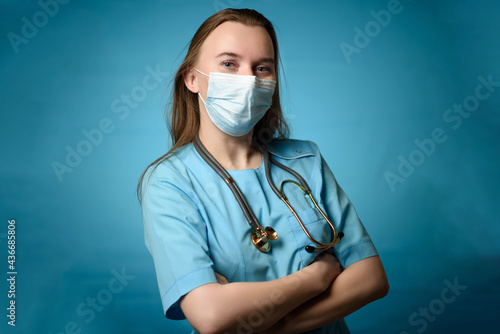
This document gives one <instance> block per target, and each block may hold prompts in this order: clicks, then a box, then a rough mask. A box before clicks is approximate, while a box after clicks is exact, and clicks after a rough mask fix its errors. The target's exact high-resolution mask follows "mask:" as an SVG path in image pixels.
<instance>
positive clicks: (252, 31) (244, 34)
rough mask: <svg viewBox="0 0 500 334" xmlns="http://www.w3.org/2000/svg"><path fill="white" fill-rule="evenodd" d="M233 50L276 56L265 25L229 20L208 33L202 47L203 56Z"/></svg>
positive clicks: (256, 55)
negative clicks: (252, 24)
mask: <svg viewBox="0 0 500 334" xmlns="http://www.w3.org/2000/svg"><path fill="white" fill-rule="evenodd" d="M223 52H232V53H236V54H241V55H245V56H248V57H250V58H252V57H258V58H274V47H273V42H272V40H271V36H269V33H268V32H267V30H266V29H265V28H264V27H261V26H249V25H245V24H242V23H239V22H233V21H228V22H224V23H222V24H221V25H219V26H218V27H217V28H215V29H214V31H212V33H210V35H208V37H207V38H206V39H205V41H204V42H203V44H202V47H201V54H202V56H208V57H210V56H212V57H213V56H216V55H218V54H220V53H223Z"/></svg>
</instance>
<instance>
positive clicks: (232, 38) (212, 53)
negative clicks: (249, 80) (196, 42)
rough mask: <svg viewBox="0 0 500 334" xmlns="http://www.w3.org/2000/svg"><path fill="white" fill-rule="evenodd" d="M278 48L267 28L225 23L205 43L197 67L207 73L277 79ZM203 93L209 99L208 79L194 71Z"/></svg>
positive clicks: (200, 90)
mask: <svg viewBox="0 0 500 334" xmlns="http://www.w3.org/2000/svg"><path fill="white" fill-rule="evenodd" d="M274 65H275V59H274V48H273V43H272V40H271V37H270V36H269V33H268V32H267V31H266V29H265V28H263V27H258V26H247V25H244V24H242V23H239V22H224V23H222V24H221V25H219V26H218V27H217V28H216V29H215V30H214V31H212V33H211V34H210V35H209V36H208V37H207V39H206V40H205V41H204V42H203V45H202V47H201V52H200V54H199V57H198V61H197V64H196V66H195V67H196V68H197V69H199V70H200V71H202V72H203V73H205V74H207V75H208V74H209V73H210V72H222V73H230V74H238V75H253V76H256V77H258V78H260V79H267V80H276V73H275V70H274ZM194 74H195V76H196V81H197V86H198V89H199V92H200V94H201V95H202V96H203V97H205V96H206V92H207V88H208V77H206V76H204V75H202V74H200V73H198V72H196V71H195V72H194Z"/></svg>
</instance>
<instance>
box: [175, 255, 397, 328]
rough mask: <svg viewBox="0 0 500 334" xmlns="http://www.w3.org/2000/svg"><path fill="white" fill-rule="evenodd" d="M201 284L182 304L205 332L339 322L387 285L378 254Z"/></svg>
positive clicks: (320, 259)
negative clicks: (272, 275) (262, 278)
mask: <svg viewBox="0 0 500 334" xmlns="http://www.w3.org/2000/svg"><path fill="white" fill-rule="evenodd" d="M218 280H219V283H210V284H205V285H202V286H200V287H198V288H196V289H194V290H192V291H190V292H189V293H188V294H186V295H185V296H184V297H183V298H182V299H181V302H180V306H181V308H182V311H183V312H184V315H185V316H186V318H187V319H188V321H189V323H190V324H191V325H192V326H193V328H194V329H196V330H197V331H199V332H200V333H202V334H215V333H241V332H244V333H261V334H270V333H273V334H280V333H287V334H293V333H302V332H305V331H308V330H311V329H315V328H319V327H322V326H325V325H327V324H329V323H332V322H335V321H337V320H339V319H342V318H344V317H345V316H347V315H349V314H351V313H352V312H354V311H356V310H358V309H360V308H361V307H363V306H365V305H366V304H368V303H370V302H372V301H374V300H376V299H379V298H382V297H384V296H385V295H386V294H387V293H388V291H389V284H388V282H387V277H386V274H385V271H384V267H383V266H382V262H381V261H380V258H379V257H378V256H372V257H369V258H366V259H364V260H361V261H358V262H355V263H353V264H351V265H350V266H348V267H347V268H345V269H344V270H342V268H341V267H340V264H339V262H338V260H337V259H336V258H335V257H334V256H332V255H329V254H322V255H320V256H319V257H318V260H317V261H315V262H314V263H312V264H311V265H309V266H307V267H305V268H303V269H301V270H299V271H297V272H295V273H293V274H290V275H288V276H285V277H282V278H279V279H275V280H272V281H267V282H234V283H228V282H227V281H226V280H225V278H224V277H222V276H218Z"/></svg>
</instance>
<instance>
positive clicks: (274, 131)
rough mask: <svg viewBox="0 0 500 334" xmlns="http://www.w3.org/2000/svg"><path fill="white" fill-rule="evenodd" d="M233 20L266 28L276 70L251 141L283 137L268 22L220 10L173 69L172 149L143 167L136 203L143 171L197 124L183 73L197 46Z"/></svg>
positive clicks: (188, 137)
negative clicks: (268, 102) (265, 107)
mask: <svg viewBox="0 0 500 334" xmlns="http://www.w3.org/2000/svg"><path fill="white" fill-rule="evenodd" d="M227 21H233V22H239V23H242V24H245V25H249V26H260V27H263V28H265V29H266V31H267V32H268V33H269V36H270V37H271V40H272V43H273V47H274V59H275V60H276V61H275V65H274V66H275V68H274V70H275V73H276V88H275V91H274V95H273V100H272V104H271V107H270V108H269V110H268V111H267V113H266V114H265V115H264V117H263V118H262V119H261V120H260V121H259V122H258V123H257V124H256V125H255V127H254V132H253V140H254V141H258V142H270V141H272V140H273V139H283V138H287V137H288V135H289V128H288V125H287V124H286V121H285V118H284V116H283V113H282V110H281V103H280V97H279V73H278V67H279V66H278V65H279V63H280V61H279V52H278V40H277V38H276V33H275V31H274V27H273V25H272V23H271V22H270V21H269V20H268V19H266V18H265V17H264V16H263V15H262V14H260V13H259V12H257V11H255V10H253V9H233V8H228V9H223V10H221V11H220V12H217V13H215V14H214V15H212V16H211V17H209V18H208V19H207V20H206V21H205V22H203V24H202V25H201V26H200V27H199V28H198V31H196V33H195V34H194V36H193V39H192V40H191V43H190V45H189V49H188V51H187V54H186V58H184V61H183V62H182V64H181V66H180V67H179V69H178V70H177V73H176V75H175V79H174V89H173V94H172V107H171V109H170V117H171V118H170V121H168V122H167V127H168V129H169V131H170V136H171V140H172V148H171V149H170V150H169V151H168V152H167V153H165V154H164V155H162V156H161V157H159V158H158V159H156V160H155V161H153V162H152V163H151V164H149V165H148V167H146V169H145V170H144V172H143V173H142V175H141V177H140V178H139V182H138V185H137V197H138V199H139V202H140V201H141V199H142V184H143V181H144V177H145V175H146V173H147V171H148V170H149V169H150V168H151V167H152V168H153V170H154V168H156V167H157V166H158V165H159V164H160V163H162V162H163V161H165V160H166V159H167V158H168V157H169V156H170V155H171V154H172V153H173V152H174V151H175V150H177V149H178V148H180V147H182V146H184V145H186V144H189V143H190V142H191V141H192V140H193V138H194V136H195V134H196V133H198V130H199V127H200V109H199V105H198V95H197V94H194V93H193V92H191V91H190V90H188V88H187V87H186V85H185V84H184V77H185V75H186V74H187V73H188V72H189V71H190V70H191V69H192V68H193V67H194V65H195V63H196V62H197V60H198V56H199V54H200V50H201V46H202V44H203V42H204V41H205V40H206V39H207V37H208V35H210V33H211V32H212V31H214V30H215V28H217V27H218V26H219V25H221V24H222V23H224V22H227Z"/></svg>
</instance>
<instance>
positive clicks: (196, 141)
mask: <svg viewBox="0 0 500 334" xmlns="http://www.w3.org/2000/svg"><path fill="white" fill-rule="evenodd" d="M193 145H194V147H195V149H196V150H197V152H198V153H199V154H200V156H201V157H202V158H203V160H205V161H206V162H207V164H208V165H209V166H210V167H211V168H212V169H213V170H214V171H215V172H216V173H217V174H219V176H220V177H221V178H222V179H223V180H224V181H225V182H226V184H227V185H228V187H229V189H231V191H232V192H233V194H234V197H235V198H236V201H237V202H238V204H239V206H240V207H241V210H242V211H243V214H244V215H245V218H246V219H247V221H248V223H249V224H250V226H251V227H252V229H253V230H254V231H255V232H258V233H259V235H261V236H262V235H263V233H264V229H263V228H262V226H261V225H260V223H259V220H258V219H257V217H255V214H254V213H253V211H252V209H251V208H250V205H249V204H248V202H247V200H246V198H245V196H244V195H243V193H242V192H241V190H240V188H239V187H238V186H237V185H236V183H235V182H234V180H233V178H232V177H231V175H229V173H228V172H227V171H226V170H225V169H224V167H222V165H221V164H220V163H219V162H218V161H217V160H216V159H215V158H214V157H213V156H212V155H211V154H210V152H208V150H207V149H206V148H205V146H204V145H203V144H202V143H201V141H200V138H199V137H198V135H197V134H196V135H195V136H194V138H193ZM259 149H260V150H261V151H262V153H263V156H264V168H265V174H266V179H267V182H268V183H269V185H270V187H271V189H272V190H273V192H274V193H275V194H276V196H278V198H280V199H281V200H282V201H283V202H284V203H285V205H286V206H287V207H288V209H289V210H290V211H291V212H292V214H293V215H294V216H295V218H296V219H297V221H298V222H299V224H300V227H301V228H302V230H303V231H304V233H305V234H306V236H307V237H308V238H309V239H310V240H311V241H312V242H313V243H314V244H316V245H317V246H318V247H313V246H306V247H305V248H306V251H308V252H314V251H321V250H326V249H328V248H331V247H333V246H334V245H335V244H337V243H338V241H339V240H340V239H341V238H342V236H343V233H342V232H341V233H339V234H337V230H336V229H335V226H334V225H333V223H332V222H331V221H330V219H329V218H328V217H327V216H326V214H325V213H324V212H323V210H322V209H321V208H320V207H319V205H318V203H317V202H316V200H315V199H314V196H313V195H312V193H311V190H310V188H309V186H308V185H307V182H306V181H305V180H304V179H303V178H302V176H300V174H299V173H297V172H296V171H294V170H293V169H291V168H289V167H287V166H285V165H283V164H281V163H279V162H278V161H276V159H274V158H273V157H271V156H269V151H268V150H267V147H266V146H265V145H262V146H260V147H259ZM269 161H271V162H272V163H273V164H274V165H276V166H277V167H279V168H281V169H283V170H285V171H287V172H289V173H290V174H292V175H293V176H294V177H296V178H297V180H299V182H300V184H299V183H297V182H296V181H293V180H285V181H283V183H285V182H292V183H294V184H295V185H297V186H298V187H300V188H301V190H302V191H303V192H304V193H305V194H306V195H307V196H308V197H309V199H310V200H311V201H312V202H313V204H314V206H315V207H316V209H317V210H318V211H319V212H320V214H321V215H322V216H323V218H324V219H325V220H326V221H327V223H328V224H329V225H330V227H331V229H332V230H333V240H332V241H331V242H330V243H329V244H325V243H322V242H319V241H317V240H316V239H314V238H313V237H312V236H311V235H310V233H309V231H308V230H307V228H306V227H305V225H304V224H303V223H302V220H301V219H300V217H299V216H298V214H297V212H296V211H295V209H294V208H293V207H292V206H291V205H290V203H289V201H288V199H287V198H286V196H285V194H284V192H283V189H278V188H277V187H276V185H275V184H274V182H273V180H272V178H271V172H270V170H269V166H270V164H269ZM283 183H282V185H281V187H283ZM266 252H267V251H266Z"/></svg>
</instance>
